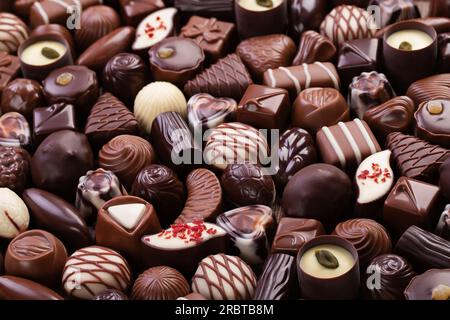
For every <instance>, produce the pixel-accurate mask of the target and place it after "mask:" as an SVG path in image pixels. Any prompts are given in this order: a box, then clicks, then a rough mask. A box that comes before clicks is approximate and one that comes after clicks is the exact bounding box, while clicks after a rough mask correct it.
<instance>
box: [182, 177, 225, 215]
mask: <svg viewBox="0 0 450 320" xmlns="http://www.w3.org/2000/svg"><path fill="white" fill-rule="evenodd" d="M186 188H187V194H188V195H187V200H186V204H185V205H184V208H183V211H181V214H180V216H179V217H178V218H177V219H176V220H175V223H187V222H194V221H198V220H205V221H215V218H216V216H217V215H218V214H219V213H220V212H221V211H222V188H221V186H220V182H219V180H218V179H217V177H216V175H215V174H214V173H213V172H211V171H209V170H207V169H196V170H194V171H192V172H191V173H189V175H188V176H187V178H186Z"/></svg>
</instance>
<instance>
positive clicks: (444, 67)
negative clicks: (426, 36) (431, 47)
mask: <svg viewBox="0 0 450 320" xmlns="http://www.w3.org/2000/svg"><path fill="white" fill-rule="evenodd" d="M438 43H439V61H438V71H439V73H447V72H450V33H448V32H447V33H442V34H439V35H438Z"/></svg>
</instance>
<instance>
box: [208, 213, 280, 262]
mask: <svg viewBox="0 0 450 320" xmlns="http://www.w3.org/2000/svg"><path fill="white" fill-rule="evenodd" d="M275 223H276V222H275V219H274V217H273V212H272V209H271V208H269V207H267V206H264V205H251V206H244V207H240V208H237V209H234V210H231V211H226V212H224V213H222V214H221V215H219V216H218V217H217V225H218V226H220V227H222V228H223V229H224V230H225V231H226V232H227V233H228V234H229V235H230V238H231V240H232V242H233V244H234V249H235V250H236V252H237V255H238V256H239V257H241V258H242V260H244V261H245V262H247V263H248V264H249V265H260V264H262V263H263V262H264V261H265V260H266V258H267V256H268V254H269V251H270V247H269V242H270V240H271V239H272V236H273V232H274V230H275Z"/></svg>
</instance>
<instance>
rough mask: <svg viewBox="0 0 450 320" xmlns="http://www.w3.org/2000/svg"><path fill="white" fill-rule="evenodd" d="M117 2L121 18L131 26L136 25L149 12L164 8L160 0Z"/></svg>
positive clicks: (120, 0) (125, 0) (123, 0)
mask: <svg viewBox="0 0 450 320" xmlns="http://www.w3.org/2000/svg"><path fill="white" fill-rule="evenodd" d="M116 2H117V1H116ZM118 2H119V4H118V5H119V6H120V13H121V15H122V20H123V21H125V23H126V24H127V25H129V26H133V27H136V26H137V25H138V24H139V22H141V21H142V19H144V18H145V17H146V16H147V15H149V14H150V13H152V12H154V11H156V10H158V9H161V8H164V1H162V0H119V1H118Z"/></svg>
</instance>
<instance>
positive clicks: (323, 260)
mask: <svg viewBox="0 0 450 320" xmlns="http://www.w3.org/2000/svg"><path fill="white" fill-rule="evenodd" d="M315 255H316V259H317V261H318V262H319V263H320V264H321V265H322V266H324V267H325V268H328V269H336V268H337V267H339V261H338V259H337V258H336V256H335V255H334V254H332V253H331V252H330V251H329V250H317V251H316V252H315Z"/></svg>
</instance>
